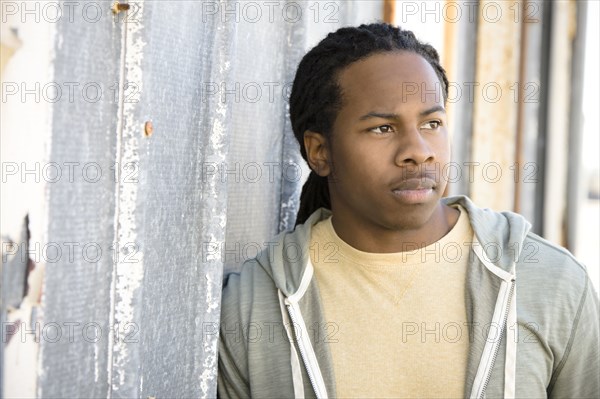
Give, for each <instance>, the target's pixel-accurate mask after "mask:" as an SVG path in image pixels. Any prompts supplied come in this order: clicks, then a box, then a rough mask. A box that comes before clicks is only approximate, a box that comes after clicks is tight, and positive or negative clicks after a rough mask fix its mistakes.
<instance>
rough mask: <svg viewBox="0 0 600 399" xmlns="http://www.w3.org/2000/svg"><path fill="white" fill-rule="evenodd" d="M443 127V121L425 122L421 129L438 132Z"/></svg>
mask: <svg viewBox="0 0 600 399" xmlns="http://www.w3.org/2000/svg"><path fill="white" fill-rule="evenodd" d="M441 125H442V122H441V121H429V122H425V123H424V124H423V125H422V126H421V128H422V129H430V130H436V129H437V128H439V127H440V126H441Z"/></svg>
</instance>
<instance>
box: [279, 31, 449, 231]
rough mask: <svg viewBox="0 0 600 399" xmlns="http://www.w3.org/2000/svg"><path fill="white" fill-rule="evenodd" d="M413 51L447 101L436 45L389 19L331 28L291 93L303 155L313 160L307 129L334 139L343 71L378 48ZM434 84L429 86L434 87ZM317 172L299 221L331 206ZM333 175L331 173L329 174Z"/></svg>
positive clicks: (306, 191) (304, 196)
mask: <svg viewBox="0 0 600 399" xmlns="http://www.w3.org/2000/svg"><path fill="white" fill-rule="evenodd" d="M397 52H408V53H412V54H416V55H418V56H420V57H422V59H424V60H425V61H426V62H427V63H428V64H429V65H430V66H431V68H432V69H433V71H434V72H435V74H436V76H437V79H438V82H439V85H438V86H441V93H442V95H443V103H445V101H446V99H447V96H448V79H447V77H446V73H445V71H444V69H443V68H442V66H441V65H440V62H439V56H438V54H437V51H436V50H435V49H434V48H433V47H432V46H430V45H428V44H424V43H421V42H419V41H418V40H417V39H416V38H415V36H414V34H413V33H412V32H411V31H406V30H401V29H400V28H398V27H394V26H392V25H388V24H383V23H379V24H370V25H361V26H359V27H357V28H356V27H346V28H341V29H339V30H337V31H336V32H332V33H330V34H329V35H328V36H327V37H326V38H325V39H323V40H322V41H321V42H320V43H319V44H318V45H317V46H315V47H314V48H313V49H311V50H310V51H309V52H308V53H307V54H306V55H305V56H304V57H303V59H302V61H301V62H300V64H299V66H298V70H297V72H296V77H295V79H294V83H293V87H292V92H291V95H290V119H291V123H292V129H293V131H294V135H295V137H296V139H297V140H298V142H299V143H300V151H301V154H302V157H303V158H304V159H305V160H306V161H307V162H308V163H309V165H310V161H309V159H308V157H307V154H306V149H305V145H304V135H305V132H307V131H308V132H316V133H319V134H321V135H322V136H323V137H324V138H325V139H327V140H328V143H327V144H331V142H330V141H331V140H330V139H331V135H332V129H333V126H334V122H335V120H336V118H337V116H338V113H339V111H340V110H341V109H342V107H343V105H344V95H343V92H342V87H341V85H340V81H339V78H340V74H341V73H342V71H344V70H345V69H347V68H348V67H349V66H350V65H352V64H354V63H356V62H358V61H360V60H364V59H366V58H368V57H371V56H373V55H375V54H386V53H397ZM430 89H431V88H428V90H430ZM310 167H311V169H312V170H313V173H311V175H310V176H309V179H308V181H307V182H306V183H305V186H304V187H303V190H302V196H301V204H300V210H299V212H298V217H297V221H296V223H297V224H298V223H303V222H304V221H305V220H306V218H308V216H310V214H311V213H312V212H314V211H315V210H316V209H318V208H319V207H326V208H330V209H331V202H330V193H329V188H328V182H327V177H326V176H323V175H322V173H314V172H320V171H317V170H316V168H318V165H310ZM330 178H331V176H330Z"/></svg>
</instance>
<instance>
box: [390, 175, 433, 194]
mask: <svg viewBox="0 0 600 399" xmlns="http://www.w3.org/2000/svg"><path fill="white" fill-rule="evenodd" d="M435 187H436V183H435V180H433V179H431V178H429V177H415V178H411V179H405V180H402V181H400V182H399V183H396V184H394V185H393V188H392V191H411V190H430V189H434V188H435Z"/></svg>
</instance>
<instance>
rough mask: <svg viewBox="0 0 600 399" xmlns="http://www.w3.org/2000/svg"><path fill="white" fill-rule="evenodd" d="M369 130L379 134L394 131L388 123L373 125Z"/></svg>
mask: <svg viewBox="0 0 600 399" xmlns="http://www.w3.org/2000/svg"><path fill="white" fill-rule="evenodd" d="M370 130H371V131H372V132H374V133H379V134H385V133H391V132H393V131H394V129H393V128H392V127H391V126H390V125H381V126H377V127H374V128H373V129H370Z"/></svg>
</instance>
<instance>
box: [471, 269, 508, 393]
mask: <svg viewBox="0 0 600 399" xmlns="http://www.w3.org/2000/svg"><path fill="white" fill-rule="evenodd" d="M514 289H515V279H514V278H513V279H512V280H511V283H510V290H509V292H508V301H506V308H505V310H504V316H503V317H502V326H503V327H502V334H501V335H500V338H499V339H498V340H497V342H496V343H495V344H494V349H493V351H494V352H493V355H492V361H491V364H490V367H489V369H488V372H487V375H486V377H485V380H484V382H483V386H482V387H481V393H480V394H479V396H478V398H479V399H483V398H485V390H486V389H487V386H488V384H489V382H490V378H491V376H492V369H493V368H494V363H496V357H497V356H498V350H499V349H500V343H501V342H502V338H503V337H506V339H507V340H508V335H507V333H506V327H507V326H506V321H507V320H508V312H509V311H510V303H511V301H512V296H513V291H514Z"/></svg>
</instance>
